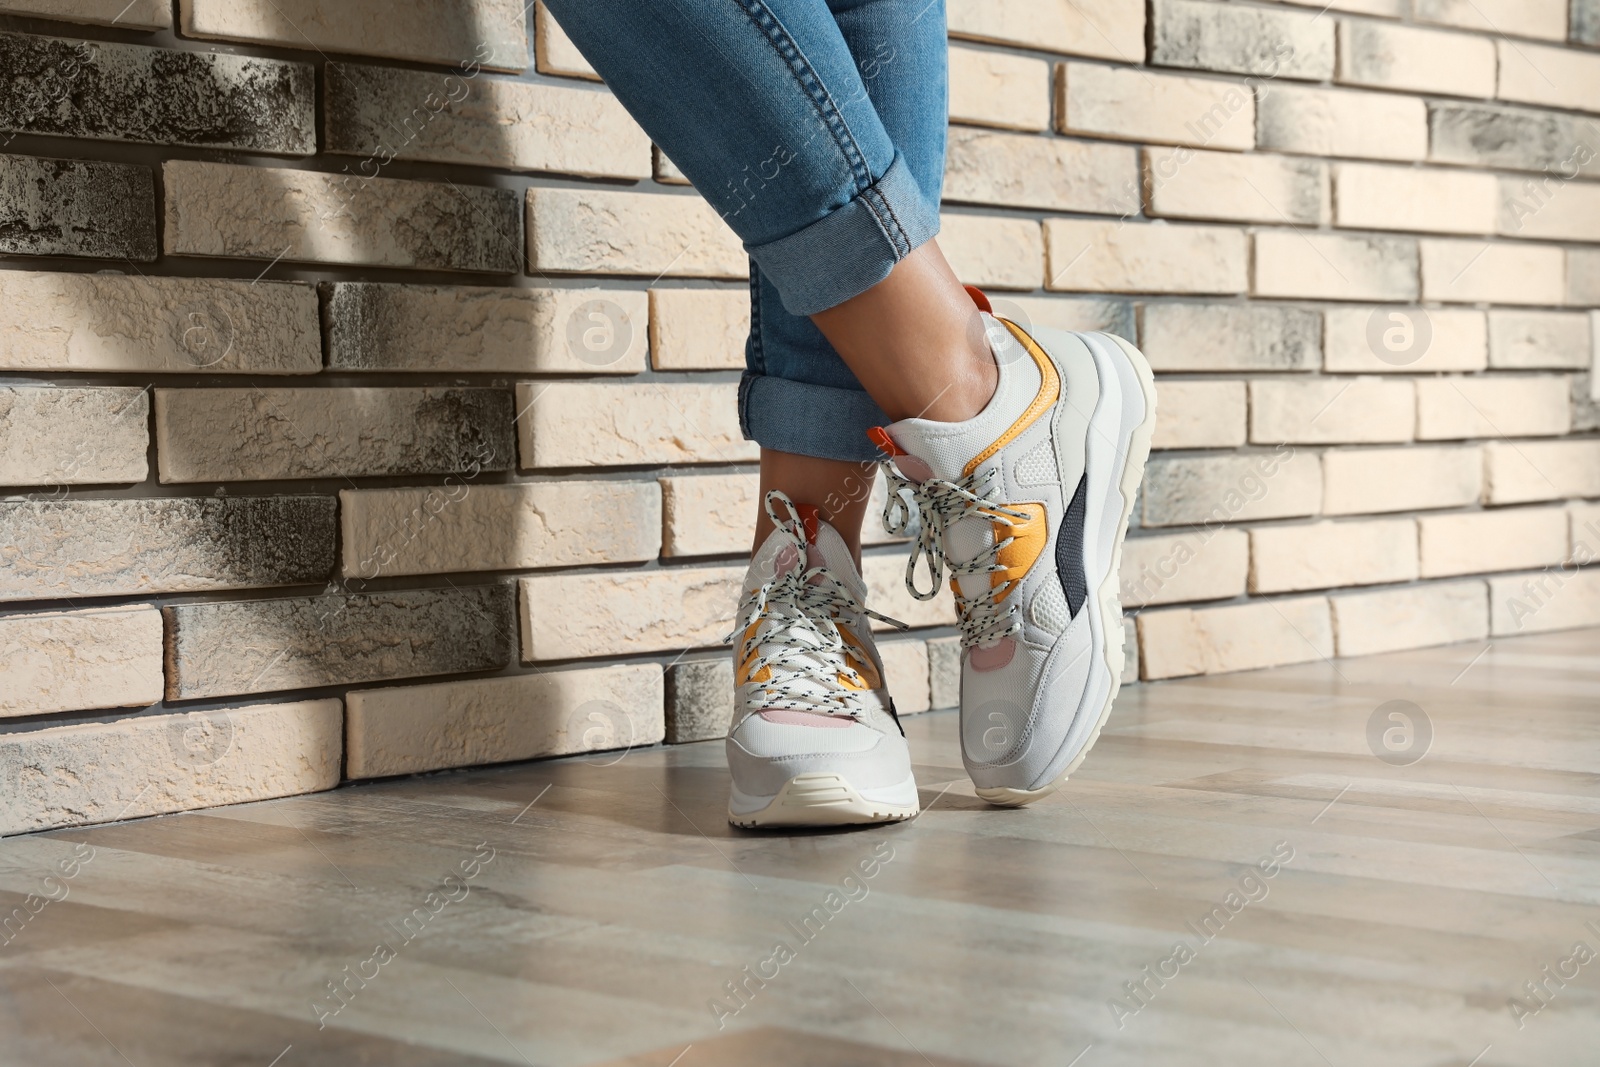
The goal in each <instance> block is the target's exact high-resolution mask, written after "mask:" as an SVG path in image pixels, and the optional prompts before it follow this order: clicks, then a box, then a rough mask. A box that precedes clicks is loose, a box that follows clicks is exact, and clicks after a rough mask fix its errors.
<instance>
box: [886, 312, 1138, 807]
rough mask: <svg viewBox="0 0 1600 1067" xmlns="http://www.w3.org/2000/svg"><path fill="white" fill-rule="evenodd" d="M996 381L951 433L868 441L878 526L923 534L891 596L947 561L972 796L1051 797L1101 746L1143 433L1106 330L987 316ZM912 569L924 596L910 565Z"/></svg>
mask: <svg viewBox="0 0 1600 1067" xmlns="http://www.w3.org/2000/svg"><path fill="white" fill-rule="evenodd" d="M974 299H976V300H978V301H979V306H980V307H981V308H983V310H984V311H985V312H986V314H985V315H984V323H985V326H986V328H987V330H988V336H989V340H990V344H991V346H992V347H993V348H994V352H995V360H996V362H997V363H998V364H999V371H1000V375H999V377H1000V382H999V387H998V388H997V389H996V391H995V395H994V398H993V399H992V400H991V401H990V402H989V404H988V406H987V407H986V408H985V409H984V410H983V411H982V412H980V413H979V414H978V415H977V416H976V417H975V418H972V419H970V420H968V421H967V422H962V423H941V422H930V421H927V420H923V419H906V420H903V421H901V422H897V423H895V424H893V425H892V426H889V427H887V428H886V429H884V430H875V431H873V438H874V440H875V441H877V443H878V445H879V447H880V448H882V449H883V450H884V451H885V452H887V453H889V454H890V456H891V458H890V459H889V460H886V461H885V464H884V466H885V467H886V469H887V470H888V472H889V478H890V488H891V490H903V491H905V492H906V494H907V495H908V496H909V497H910V498H911V499H912V501H913V506H912V507H910V508H908V507H907V506H906V505H905V503H904V502H903V501H902V498H901V496H900V493H899V492H898V491H893V492H891V493H890V497H889V501H890V502H889V506H888V508H886V509H885V514H884V521H885V523H886V524H888V525H889V526H890V528H891V529H894V530H897V531H898V532H908V530H909V528H910V527H911V525H912V519H913V518H914V517H916V516H919V515H920V519H921V531H920V534H919V540H918V542H917V544H916V545H915V547H914V549H913V554H912V556H911V559H910V560H909V561H908V563H907V567H906V585H907V587H908V588H909V589H910V590H911V592H912V593H913V594H914V595H916V596H917V597H919V598H921V599H924V600H926V599H930V598H931V597H932V596H934V595H935V594H936V593H937V592H938V590H939V584H940V580H941V578H942V572H943V570H944V568H945V566H948V568H949V571H950V576H951V577H950V585H951V587H952V588H953V589H954V590H955V593H956V608H957V613H958V615H959V617H960V626H961V644H962V657H961V750H962V759H963V762H965V764H966V767H967V773H969V774H970V775H971V776H972V780H973V783H974V784H975V785H976V786H977V792H978V795H979V796H980V797H983V798H984V799H985V800H987V801H989V802H990V803H993V804H1003V805H1012V806H1016V805H1022V804H1027V803H1030V802H1032V801H1034V800H1037V799H1038V798H1040V797H1042V796H1045V795H1046V794H1048V793H1050V792H1052V791H1053V790H1055V789H1056V788H1057V787H1058V786H1059V785H1060V784H1061V783H1062V782H1063V781H1065V780H1066V776H1067V775H1068V774H1069V773H1070V772H1072V771H1073V770H1075V769H1076V768H1077V766H1078V764H1079V763H1081V762H1082V761H1083V758H1084V756H1085V755H1086V754H1087V753H1088V751H1089V747H1090V746H1091V745H1093V744H1094V742H1095V739H1096V738H1097V737H1098V736H1099V735H1100V728H1101V726H1102V725H1103V724H1104V722H1105V719H1106V716H1107V714H1109V713H1110V711H1111V702H1112V700H1113V699H1114V698H1115V697H1116V694H1117V688H1118V686H1119V685H1120V682H1121V675H1122V660H1123V654H1122V608H1121V605H1120V603H1119V602H1118V600H1117V568H1118V565H1119V563H1120V562H1121V557H1122V538H1123V535H1124V534H1125V533H1126V532H1127V528H1128V514H1129V512H1130V511H1131V510H1132V508H1133V498H1134V492H1135V490H1137V488H1138V486H1139V479H1140V476H1141V475H1142V473H1143V471H1144V462H1145V458H1146V456H1148V455H1149V452H1150V434H1151V431H1152V430H1153V429H1154V427H1155V408H1156V396H1155V384H1154V381H1153V379H1152V378H1151V375H1150V365H1149V364H1148V363H1146V362H1145V359H1144V356H1142V355H1141V354H1140V353H1139V351H1138V349H1136V348H1134V347H1133V346H1132V345H1131V344H1129V343H1128V342H1126V341H1124V340H1122V339H1121V338H1120V337H1112V336H1110V335H1107V334H1103V333H1067V332H1065V331H1062V330H1053V329H1039V330H1035V331H1034V333H1033V334H1032V336H1030V335H1029V334H1028V333H1027V332H1025V331H1024V330H1023V329H1022V328H1021V327H1019V326H1017V325H1016V324H1014V323H1011V322H1007V321H1005V320H1002V319H996V318H994V317H993V316H991V315H989V314H987V311H988V307H987V303H988V302H987V300H984V299H982V294H981V293H977V292H976V291H974ZM919 558H926V559H927V561H928V567H929V570H930V571H931V572H932V575H933V581H932V583H931V584H932V588H930V589H927V590H919V589H918V588H917V587H916V583H915V581H914V578H913V569H914V567H915V566H916V563H917V560H918V559H919Z"/></svg>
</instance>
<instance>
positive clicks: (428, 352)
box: [322, 282, 649, 374]
mask: <svg viewBox="0 0 1600 1067" xmlns="http://www.w3.org/2000/svg"><path fill="white" fill-rule="evenodd" d="M647 306H648V305H647V301H646V298H645V294H644V293H641V292H639V291H637V290H631V289H505V288H490V287H487V286H466V285H390V284H385V283H381V282H332V283H330V284H329V285H328V287H327V297H326V299H325V301H324V303H323V312H322V313H323V321H324V322H325V323H326V325H327V333H328V366H329V368H330V369H333V370H340V371H443V372H467V373H486V372H487V373H492V372H495V371H504V372H509V373H513V374H573V373H578V374H637V373H639V372H640V371H642V370H644V369H645V350H646V348H647V333H648V331H647V329H646V321H647V320H648V318H649V315H648V311H647Z"/></svg>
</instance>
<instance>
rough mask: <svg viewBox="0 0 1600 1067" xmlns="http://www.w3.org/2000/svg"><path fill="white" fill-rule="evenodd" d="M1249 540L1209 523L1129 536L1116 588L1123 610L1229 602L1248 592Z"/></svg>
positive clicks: (1234, 531) (1239, 532)
mask: <svg viewBox="0 0 1600 1067" xmlns="http://www.w3.org/2000/svg"><path fill="white" fill-rule="evenodd" d="M1249 569H1250V538H1249V537H1248V536H1247V535H1246V534H1245V532H1244V531H1243V530H1234V529H1228V528H1225V527H1214V526H1208V527H1204V528H1202V529H1198V530H1194V531H1190V532H1186V533H1180V534H1158V535H1156V536H1154V537H1130V538H1129V539H1128V540H1126V541H1124V542H1123V545H1122V569H1121V571H1120V573H1119V578H1118V590H1119V595H1120V597H1121V599H1122V605H1123V607H1124V608H1133V607H1144V606H1146V605H1149V604H1181V603H1186V602H1189V601H1194V600H1227V599H1228V598H1230V597H1236V596H1243V595H1244V583H1245V577H1246V575H1247V573H1248V572H1249Z"/></svg>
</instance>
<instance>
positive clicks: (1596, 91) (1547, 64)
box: [1495, 38, 1600, 112]
mask: <svg viewBox="0 0 1600 1067" xmlns="http://www.w3.org/2000/svg"><path fill="white" fill-rule="evenodd" d="M1495 43H1496V45H1497V46H1498V47H1499V49H1500V88H1499V92H1498V93H1497V94H1496V95H1498V96H1499V97H1500V99H1502V100H1516V101H1519V102H1521V103H1524V104H1543V105H1545V106H1547V107H1566V108H1573V109H1574V110H1578V111H1591V112H1593V111H1600V55H1595V54H1594V53H1593V52H1585V51H1579V50H1578V49H1574V48H1552V47H1550V46H1548V45H1537V44H1528V43H1527V42H1526V41H1516V42H1512V41H1508V40H1505V39H1504V38H1502V39H1500V40H1499V41H1497V42H1495Z"/></svg>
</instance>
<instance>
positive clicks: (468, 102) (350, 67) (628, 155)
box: [322, 63, 652, 178]
mask: <svg viewBox="0 0 1600 1067" xmlns="http://www.w3.org/2000/svg"><path fill="white" fill-rule="evenodd" d="M323 69H324V74H323V81H322V84H323V133H324V138H325V150H326V151H328V152H332V153H338V154H341V155H352V156H364V157H366V158H365V159H364V160H362V161H361V162H360V163H359V164H356V165H355V167H354V170H355V171H356V173H358V174H375V173H377V171H378V169H379V168H381V167H383V166H386V165H387V164H388V162H389V161H390V159H417V160H425V161H427V162H430V163H452V164H463V165H466V166H478V167H496V168H502V169H506V170H532V171H553V172H555V173H558V174H581V175H584V176H586V177H597V178H648V177H650V174H651V170H652V162H651V154H650V138H648V137H646V136H645V135H644V131H643V130H641V129H640V128H639V124H638V123H636V122H634V121H633V117H632V116H631V115H629V114H628V112H627V110H626V109H624V108H623V106H622V105H621V104H620V103H618V102H617V99H616V97H614V96H612V95H611V94H610V93H608V92H604V91H600V90H596V89H588V88H582V89H579V88H570V87H568V86H563V85H550V84H548V83H530V82H515V81H500V80H494V79H489V78H465V79H463V78H460V77H458V76H456V75H455V74H453V73H452V74H440V73H437V72H431V71H412V70H397V69H395V68H393V67H369V66H364V65H358V64H354V63H329V64H327V65H326V66H325V67H324V68H323Z"/></svg>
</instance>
